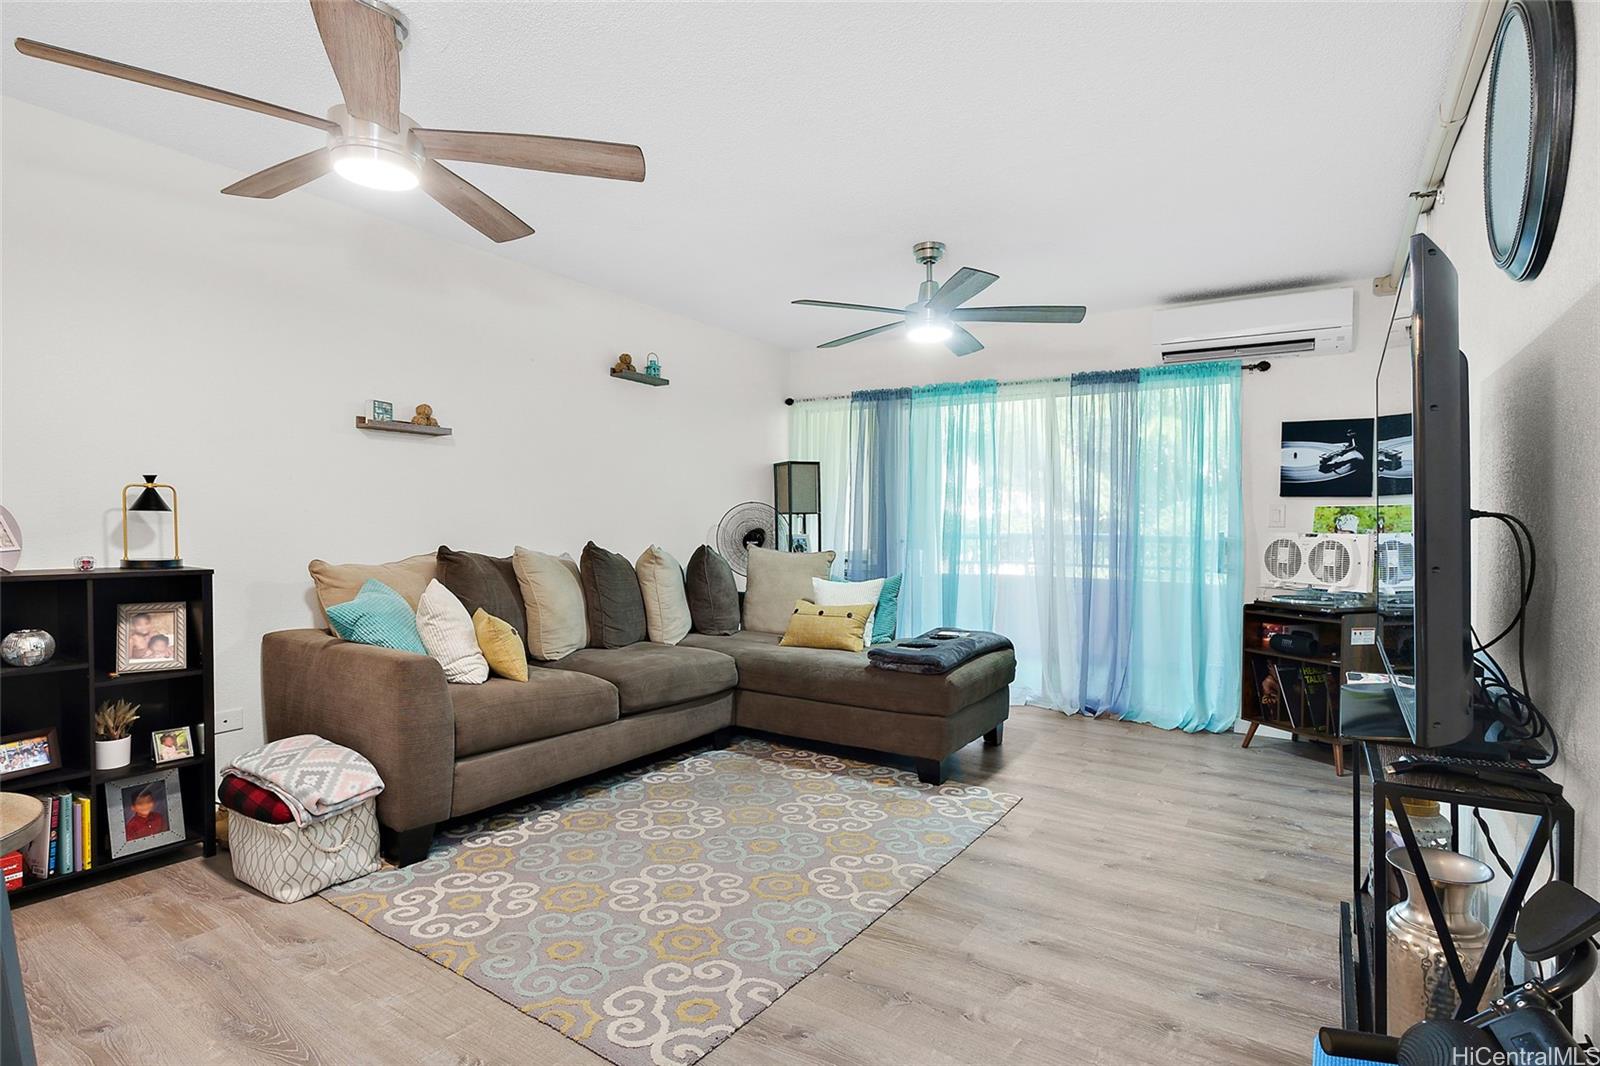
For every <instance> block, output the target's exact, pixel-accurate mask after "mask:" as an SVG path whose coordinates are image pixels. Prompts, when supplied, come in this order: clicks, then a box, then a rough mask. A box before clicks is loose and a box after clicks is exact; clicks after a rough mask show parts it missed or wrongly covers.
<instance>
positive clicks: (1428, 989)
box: [1384, 847, 1501, 1033]
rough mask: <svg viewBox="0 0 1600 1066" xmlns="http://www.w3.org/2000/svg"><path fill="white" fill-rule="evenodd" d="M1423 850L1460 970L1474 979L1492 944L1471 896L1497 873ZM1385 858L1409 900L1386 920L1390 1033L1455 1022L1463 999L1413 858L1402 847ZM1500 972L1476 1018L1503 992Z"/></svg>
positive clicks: (1452, 856) (1497, 968) (1439, 850)
mask: <svg viewBox="0 0 1600 1066" xmlns="http://www.w3.org/2000/svg"><path fill="white" fill-rule="evenodd" d="M1421 851H1422V860H1423V865H1424V867H1425V868H1426V871H1427V876H1428V879H1429V880H1430V881H1432V882H1433V888H1434V891H1435V892H1436V893H1438V896H1439V904H1440V906H1441V907H1442V908H1443V909H1444V922H1445V926H1446V928H1447V929H1448V930H1449V931H1450V938H1451V939H1452V940H1453V941H1454V942H1455V946H1456V954H1457V955H1458V956H1459V957H1460V959H1461V968H1462V969H1463V970H1464V971H1465V972H1466V975H1467V979H1468V980H1471V979H1472V976H1473V974H1475V973H1477V970H1478V963H1479V961H1480V960H1481V959H1482V958H1483V949H1484V948H1485V947H1486V946H1487V944H1488V940H1489V930H1488V928H1487V927H1485V926H1484V924H1483V923H1482V922H1480V921H1478V919H1476V918H1474V917H1473V916H1472V902H1473V896H1474V895H1475V894H1476V891H1477V888H1478V886H1479V885H1483V884H1488V883H1489V882H1490V881H1492V880H1494V871H1493V870H1491V869H1489V867H1487V866H1485V865H1484V864H1483V863H1481V862H1479V861H1478V860H1477V859H1474V858H1470V857H1468V856H1466V855H1462V854H1460V853H1459V852H1454V851H1446V850H1444V849H1442V848H1422V849H1421ZM1384 858H1385V859H1387V860H1388V863H1389V865H1390V866H1392V867H1394V868H1395V870H1396V871H1398V872H1399V874H1400V876H1401V877H1402V878H1404V879H1405V883H1406V899H1405V900H1404V901H1403V902H1401V903H1396V904H1395V905H1394V906H1393V907H1390V908H1389V913H1388V914H1387V915H1385V917H1384V925H1385V927H1386V928H1387V931H1388V958H1389V967H1388V985H1389V1032H1391V1033H1403V1032H1405V1031H1406V1030H1407V1029H1408V1028H1410V1027H1411V1026H1412V1025H1415V1024H1416V1023H1417V1022H1420V1021H1422V1020H1424V1019H1429V1018H1454V1017H1455V1016H1456V1009H1457V1008H1458V1007H1459V1006H1460V1005H1461V996H1460V995H1459V994H1458V993H1457V991H1456V986H1455V982H1454V981H1452V980H1451V978H1450V963H1449V962H1448V961H1447V960H1446V958H1445V953H1444V945H1443V943H1442V942H1441V941H1440V939H1439V934H1438V933H1437V932H1436V931H1435V930H1434V925H1433V919H1432V918H1431V917H1430V916H1429V914H1428V905H1427V903H1426V902H1424V900H1423V898H1422V885H1421V882H1420V881H1419V879H1418V875H1417V871H1415V870H1414V869H1412V865H1411V857H1410V856H1409V855H1408V854H1406V849H1405V848H1403V847H1400V848H1390V849H1389V851H1388V852H1387V853H1386V854H1385V856H1384ZM1500 970H1501V967H1500V962H1499V960H1498V959H1496V960H1495V962H1494V973H1493V975H1492V976H1491V977H1490V978H1489V983H1488V984H1487V985H1485V986H1484V994H1483V997H1482V999H1481V1000H1480V1001H1479V1003H1477V1004H1475V1005H1474V1006H1473V1008H1472V1011H1473V1012H1474V1013H1475V1012H1476V1011H1477V1010H1478V1009H1480V1007H1481V1006H1482V1004H1483V1002H1484V1001H1487V1000H1489V999H1492V998H1494V996H1495V995H1496V994H1498V993H1499V991H1500V986H1501V972H1500Z"/></svg>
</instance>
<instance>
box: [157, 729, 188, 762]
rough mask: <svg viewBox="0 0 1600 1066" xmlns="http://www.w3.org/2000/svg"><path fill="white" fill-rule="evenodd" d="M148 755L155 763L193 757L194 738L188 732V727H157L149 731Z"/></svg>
mask: <svg viewBox="0 0 1600 1066" xmlns="http://www.w3.org/2000/svg"><path fill="white" fill-rule="evenodd" d="M150 757H151V758H153V759H155V761H156V762H157V763H164V762H177V761H178V760H179V759H190V758H193V757H194V738H193V737H191V736H190V734H189V727H188V726H186V725H181V726H179V727H178V728H176V729H157V730H156V731H155V732H153V733H151V734H150Z"/></svg>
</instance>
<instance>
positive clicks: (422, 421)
mask: <svg viewBox="0 0 1600 1066" xmlns="http://www.w3.org/2000/svg"><path fill="white" fill-rule="evenodd" d="M411 424H412V425H413V426H437V425H438V424H439V420H438V419H437V418H434V417H433V405H432V404H426V403H419V404H417V413H416V414H414V415H412V416H411Z"/></svg>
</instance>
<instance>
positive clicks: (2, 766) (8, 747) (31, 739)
mask: <svg viewBox="0 0 1600 1066" xmlns="http://www.w3.org/2000/svg"><path fill="white" fill-rule="evenodd" d="M60 768H61V746H60V745H59V744H58V743H57V742H56V727H55V726H50V727H49V728H47V729H30V730H27V731H25V732H22V733H11V734H9V735H7V736H3V737H0V776H4V778H5V780H6V782H7V783H8V784H9V783H10V782H12V781H14V780H16V779H17V778H19V777H27V776H29V775H30V774H39V773H44V772H45V771H46V770H59V769H60Z"/></svg>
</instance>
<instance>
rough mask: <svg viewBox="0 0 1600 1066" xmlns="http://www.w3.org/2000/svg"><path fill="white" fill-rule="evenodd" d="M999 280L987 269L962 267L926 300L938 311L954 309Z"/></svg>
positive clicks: (998, 276)
mask: <svg viewBox="0 0 1600 1066" xmlns="http://www.w3.org/2000/svg"><path fill="white" fill-rule="evenodd" d="M999 280H1000V275H998V274H991V273H989V272H988V271H987V270H973V269H972V268H971V267H962V268H961V269H960V270H958V271H956V272H955V273H954V274H951V275H950V280H949V281H947V282H945V283H944V284H943V285H941V286H939V291H938V292H936V293H934V294H933V299H931V300H929V301H928V307H930V308H931V309H932V310H934V311H938V312H948V311H954V310H955V309H956V308H958V307H960V306H961V305H962V304H964V303H966V302H967V301H968V300H970V299H972V298H973V297H974V296H976V295H978V293H980V292H982V291H983V290H984V289H987V288H988V287H989V286H990V285H993V284H994V283H995V282H997V281H999Z"/></svg>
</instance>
